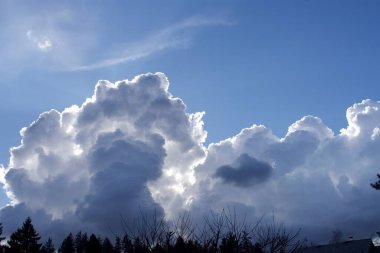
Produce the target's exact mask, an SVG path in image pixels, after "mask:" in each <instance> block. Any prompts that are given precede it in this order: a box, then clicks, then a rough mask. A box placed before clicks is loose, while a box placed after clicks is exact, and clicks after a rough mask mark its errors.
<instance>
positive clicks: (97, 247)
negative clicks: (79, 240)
mask: <svg viewBox="0 0 380 253" xmlns="http://www.w3.org/2000/svg"><path fill="white" fill-rule="evenodd" d="M85 252H86V253H102V246H101V244H100V242H99V240H98V238H96V236H95V235H94V234H92V235H91V236H90V239H89V240H88V243H87V246H86V251H85Z"/></svg>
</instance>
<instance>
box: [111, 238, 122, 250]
mask: <svg viewBox="0 0 380 253" xmlns="http://www.w3.org/2000/svg"><path fill="white" fill-rule="evenodd" d="M121 250H122V249H121V240H120V237H118V236H117V237H116V239H115V247H114V249H113V252H114V253H121Z"/></svg>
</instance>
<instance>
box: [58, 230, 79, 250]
mask: <svg viewBox="0 0 380 253" xmlns="http://www.w3.org/2000/svg"><path fill="white" fill-rule="evenodd" d="M58 252H59V253H74V252H75V249H74V237H73V234H71V233H70V234H69V235H68V236H67V237H66V238H65V239H64V240H63V241H62V243H61V247H59V250H58Z"/></svg>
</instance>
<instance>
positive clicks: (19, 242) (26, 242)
mask: <svg viewBox="0 0 380 253" xmlns="http://www.w3.org/2000/svg"><path fill="white" fill-rule="evenodd" d="M40 239H41V237H40V236H39V235H38V233H37V232H36V230H35V229H34V227H33V224H32V219H31V218H30V217H28V218H26V220H25V221H24V223H23V224H22V227H21V228H18V229H17V230H16V232H14V233H12V234H11V236H10V239H9V241H8V244H9V246H10V252H12V253H13V252H14V253H21V252H22V253H38V252H39V251H40V248H41V244H40V243H38V241H39V240H40Z"/></svg>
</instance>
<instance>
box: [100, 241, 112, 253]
mask: <svg viewBox="0 0 380 253" xmlns="http://www.w3.org/2000/svg"><path fill="white" fill-rule="evenodd" d="M102 253H114V252H113V246H112V243H111V242H110V240H109V239H108V238H107V237H106V238H105V239H104V241H103V243H102Z"/></svg>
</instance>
